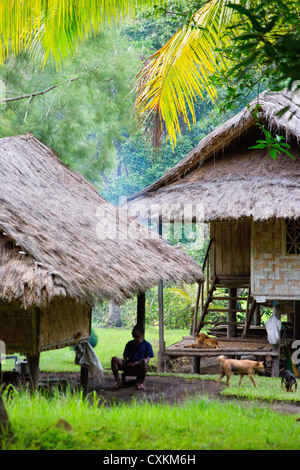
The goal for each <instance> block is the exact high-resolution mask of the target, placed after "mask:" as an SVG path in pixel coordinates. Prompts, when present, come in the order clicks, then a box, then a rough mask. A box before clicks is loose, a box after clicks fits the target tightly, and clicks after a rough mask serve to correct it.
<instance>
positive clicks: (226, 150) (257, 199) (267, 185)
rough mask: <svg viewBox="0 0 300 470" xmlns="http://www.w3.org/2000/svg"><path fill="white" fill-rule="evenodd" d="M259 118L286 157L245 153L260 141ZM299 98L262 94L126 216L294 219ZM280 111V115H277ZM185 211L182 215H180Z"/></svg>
mask: <svg viewBox="0 0 300 470" xmlns="http://www.w3.org/2000/svg"><path fill="white" fill-rule="evenodd" d="M258 103H259V105H260V111H259V114H258V116H259V120H260V122H261V123H263V124H264V125H265V126H266V128H268V129H269V130H270V131H271V132H272V134H273V135H274V134H278V135H282V136H284V137H285V139H286V141H287V142H288V143H290V145H291V150H290V153H291V154H293V155H294V156H295V159H294V160H292V159H291V158H290V157H288V156H286V155H284V154H282V155H280V156H278V157H277V158H276V160H272V158H271V157H270V154H269V152H268V150H267V149H264V150H255V149H252V150H250V149H249V147H251V146H253V145H255V143H256V140H257V139H262V138H264V136H262V134H261V131H260V129H259V128H258V126H257V125H256V123H257V121H256V119H255V116H254V109H255V107H256V105H257V104H258ZM299 104H300V97H299V95H295V94H293V93H292V92H281V93H271V92H264V93H262V94H261V95H260V96H259V98H258V99H255V100H254V101H253V102H251V103H250V105H249V107H245V108H244V109H243V110H242V111H241V112H239V113H238V114H237V115H235V116H234V117H232V118H231V119H229V120H228V121H227V122H225V123H224V124H222V125H221V126H219V127H218V128H216V129H215V130H214V131H213V132H211V133H210V134H209V135H208V136H206V137H205V138H204V139H203V140H201V141H200V142H199V144H198V145H197V146H196V147H195V148H194V149H193V150H192V151H191V152H190V153H189V154H188V155H187V156H186V157H185V158H184V159H183V160H181V161H180V162H179V163H178V164H177V165H175V166H174V167H173V168H171V169H170V170H168V171H166V172H165V174H164V175H163V176H162V177H161V178H160V179H159V180H157V181H156V182H155V183H153V184H152V185H151V186H149V187H147V188H145V189H143V190H142V191H140V192H139V193H137V194H135V196H134V197H133V198H132V201H131V202H130V208H131V211H132V212H131V213H132V214H136V213H137V214H139V215H140V216H147V215H148V211H149V209H150V208H151V214H152V215H153V216H157V214H158V212H159V211H160V212H161V213H162V215H163V216H164V218H165V219H166V220H168V219H169V220H170V219H171V220H172V218H174V217H175V219H178V220H180V221H181V220H182V216H183V215H184V218H185V220H187V219H188V218H189V217H191V213H192V216H193V217H194V218H197V219H198V220H201V219H203V218H204V220H206V221H212V220H226V219H227V220H228V219H238V218H241V217H251V218H253V220H267V219H269V218H272V217H276V218H281V217H289V218H296V217H299V216H300V177H299V175H300V158H299V141H300V107H299ZM282 110H286V111H285V112H284V113H283V114H282V115H280V114H279V115H278V113H280V112H281V111H282ZM184 209H185V211H184Z"/></svg>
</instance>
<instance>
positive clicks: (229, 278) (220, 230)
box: [209, 220, 251, 288]
mask: <svg viewBox="0 0 300 470" xmlns="http://www.w3.org/2000/svg"><path fill="white" fill-rule="evenodd" d="M210 237H211V239H213V240H214V243H213V244H212V247H211V254H210V258H209V259H210V274H211V276H212V277H215V276H216V277H217V278H218V281H219V282H220V283H222V284H224V285H226V286H227V287H235V288H238V287H241V286H243V285H244V284H249V280H250V255H251V221H250V220H234V221H225V222H211V224H210Z"/></svg>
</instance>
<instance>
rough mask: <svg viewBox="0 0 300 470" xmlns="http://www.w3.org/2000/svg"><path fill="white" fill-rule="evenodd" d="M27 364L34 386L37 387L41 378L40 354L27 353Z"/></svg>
mask: <svg viewBox="0 0 300 470" xmlns="http://www.w3.org/2000/svg"><path fill="white" fill-rule="evenodd" d="M26 358H27V364H28V367H29V371H30V378H31V382H32V386H33V388H36V386H37V384H38V380H39V372H40V371H39V363H40V354H39V353H37V354H35V355H27V356H26Z"/></svg>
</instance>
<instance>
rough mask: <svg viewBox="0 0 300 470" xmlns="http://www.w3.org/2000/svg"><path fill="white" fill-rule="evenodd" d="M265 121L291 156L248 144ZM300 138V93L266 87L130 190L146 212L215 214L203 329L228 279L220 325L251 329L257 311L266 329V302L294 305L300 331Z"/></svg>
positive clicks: (290, 309)
mask: <svg viewBox="0 0 300 470" xmlns="http://www.w3.org/2000/svg"><path fill="white" fill-rule="evenodd" d="M258 106H259V107H258ZM256 112H257V113H256ZM257 124H259V125H257ZM262 125H263V126H264V129H268V130H269V132H270V133H271V135H272V138H273V139H274V138H275V139H277V138H276V135H277V136H283V137H284V139H285V141H286V142H287V143H288V144H289V145H290V148H289V152H290V154H292V156H293V158H291V157H290V156H288V155H286V154H285V153H281V154H280V155H278V156H277V157H276V159H272V158H271V156H270V152H269V149H268V148H267V146H266V147H265V148H260V149H258V148H251V147H253V146H255V145H256V144H257V141H258V140H266V137H265V135H264V133H263V132H262V128H261V126H262ZM274 142H275V141H274ZM299 144H300V95H299V94H296V93H293V92H280V93H272V92H268V91H267V92H264V93H262V94H261V95H260V96H259V97H258V98H257V99H255V100H253V101H252V102H251V103H250V105H249V106H247V107H245V108H244V109H243V110H242V111H240V112H239V113H238V114H236V115H235V116H234V117H232V118H231V119H229V120H228V121H227V122H225V123H224V124H222V125H221V126H219V127H218V128H216V129H215V130H214V131H213V132H211V133H210V134H209V135H208V136H206V137H205V138H204V139H203V140H201V141H200V142H199V144H198V145H197V146H196V147H195V148H194V149H193V150H192V151H191V152H190V153H189V154H188V155H187V156H186V157H185V158H183V159H182V160H181V161H180V162H179V163H178V164H177V165H175V166H174V167H173V168H171V169H169V170H168V171H166V172H165V174H164V175H163V176H162V177H161V178H160V179H159V180H157V181H156V182H155V183H153V184H152V185H151V186H149V187H147V188H145V189H143V190H142V191H140V192H139V193H137V194H135V195H134V197H132V198H131V201H130V210H131V214H138V215H139V216H140V217H149V216H154V217H157V216H158V215H159V214H161V217H162V219H163V220H164V221H166V222H167V221H168V222H178V221H179V222H181V221H182V220H184V221H191V220H196V221H204V222H207V223H209V228H210V243H209V251H208V252H207V256H206V260H207V269H208V272H209V276H208V279H207V284H208V285H207V287H206V289H205V292H206V293H207V297H206V298H203V295H202V294H201V296H202V299H203V300H201V308H200V310H201V316H200V320H199V322H198V323H197V312H195V325H197V328H196V331H199V330H200V329H201V328H202V327H203V326H204V324H205V322H204V320H205V319H206V315H209V314H210V312H212V311H215V310H214V308H216V307H215V304H214V299H215V298H216V292H215V291H216V289H218V288H219V287H225V288H226V289H227V290H228V308H225V309H224V310H223V312H227V321H225V322H223V323H222V322H220V323H219V324H218V325H217V328H216V330H215V332H217V333H219V332H220V328H224V334H227V335H228V336H229V337H230V336H236V335H237V334H241V333H240V332H241V331H243V336H246V335H248V334H250V325H251V321H252V319H253V318H254V315H256V317H257V319H258V320H255V321H257V322H258V323H256V324H255V326H257V327H258V329H259V313H257V312H258V311H259V308H260V306H261V305H263V306H271V307H272V306H273V305H274V306H275V305H276V309H278V311H279V313H278V312H277V310H276V315H279V316H280V312H282V313H287V314H288V315H289V317H288V321H289V322H290V323H291V324H293V325H294V326H293V328H294V330H293V331H292V332H289V334H290V335H291V336H290V337H293V338H294V339H299V338H300V302H299V289H300V264H299V255H300V146H299ZM201 289H202V285H201V286H200V288H199V296H200V290H201ZM239 289H242V290H243V291H244V290H245V289H248V295H247V308H246V315H245V317H246V318H245V322H244V323H245V324H244V325H242V324H241V322H240V323H238V322H237V320H236V313H237V312H239V310H238V308H237V305H238V291H239ZM223 295H224V294H223ZM201 296H200V299H201ZM219 308H220V307H219ZM274 308H275V307H274ZM217 311H219V312H220V310H217ZM221 323H222V325H221ZM207 324H212V321H211V322H207ZM252 326H253V325H251V328H252ZM258 331H261V330H258ZM255 333H257V331H256V330H255ZM261 334H265V331H263V332H262V333H261ZM276 367H277V366H276Z"/></svg>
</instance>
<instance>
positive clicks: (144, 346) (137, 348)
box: [111, 325, 154, 390]
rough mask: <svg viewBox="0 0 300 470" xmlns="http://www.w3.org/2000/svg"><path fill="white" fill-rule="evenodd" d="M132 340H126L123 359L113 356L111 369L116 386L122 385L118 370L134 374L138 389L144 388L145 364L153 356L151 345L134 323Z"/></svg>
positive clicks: (146, 364) (141, 329)
mask: <svg viewBox="0 0 300 470" xmlns="http://www.w3.org/2000/svg"><path fill="white" fill-rule="evenodd" d="M132 336H133V338H134V339H133V340H131V341H128V343H127V344H126V346H125V349H124V353H123V359H121V358H119V357H113V358H112V360H111V369H112V371H113V374H114V377H115V379H116V382H117V383H116V388H120V387H122V382H121V380H120V376H119V370H121V371H123V372H125V374H126V375H136V376H137V378H138V386H137V388H138V390H143V389H144V382H145V379H146V374H147V366H148V362H149V361H150V358H151V357H154V354H153V350H152V346H151V344H150V343H148V341H146V340H145V339H144V330H143V328H141V327H139V326H137V325H135V327H134V328H133V330H132Z"/></svg>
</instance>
